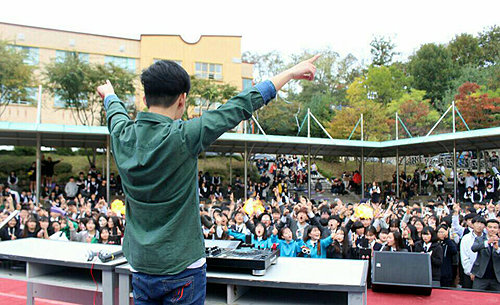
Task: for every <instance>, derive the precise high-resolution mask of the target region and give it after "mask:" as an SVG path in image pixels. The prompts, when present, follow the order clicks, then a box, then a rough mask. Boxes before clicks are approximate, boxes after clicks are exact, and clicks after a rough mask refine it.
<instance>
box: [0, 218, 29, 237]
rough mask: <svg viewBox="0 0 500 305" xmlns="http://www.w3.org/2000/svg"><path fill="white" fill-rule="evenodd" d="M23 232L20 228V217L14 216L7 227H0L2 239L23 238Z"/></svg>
mask: <svg viewBox="0 0 500 305" xmlns="http://www.w3.org/2000/svg"><path fill="white" fill-rule="evenodd" d="M22 234H23V232H22V230H21V229H20V228H19V225H18V219H17V218H16V217H13V218H12V219H11V220H9V222H8V223H7V225H6V226H5V227H3V228H2V229H0V239H1V240H15V239H18V238H21V236H22Z"/></svg>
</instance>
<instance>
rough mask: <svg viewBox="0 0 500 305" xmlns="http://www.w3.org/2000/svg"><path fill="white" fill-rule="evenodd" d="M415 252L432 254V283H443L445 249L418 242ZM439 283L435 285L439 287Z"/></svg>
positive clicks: (436, 245)
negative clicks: (442, 270) (442, 268)
mask: <svg viewBox="0 0 500 305" xmlns="http://www.w3.org/2000/svg"><path fill="white" fill-rule="evenodd" d="M415 252H421V253H430V254H431V267H432V281H433V282H436V281H437V282H439V283H440V281H441V266H442V265H443V247H442V246H441V245H440V244H439V243H437V242H433V243H424V242H423V241H418V242H417V243H415ZM437 284H438V283H433V286H434V285H437Z"/></svg>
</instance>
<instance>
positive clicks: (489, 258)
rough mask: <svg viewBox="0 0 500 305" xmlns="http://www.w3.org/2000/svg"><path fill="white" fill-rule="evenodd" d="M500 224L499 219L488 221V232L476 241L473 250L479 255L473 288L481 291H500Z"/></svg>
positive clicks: (473, 271)
mask: <svg viewBox="0 0 500 305" xmlns="http://www.w3.org/2000/svg"><path fill="white" fill-rule="evenodd" d="M498 227H499V222H498V220H497V219H489V220H487V221H486V232H487V234H482V235H481V236H477V237H476V238H475V239H474V243H473V244H472V247H471V250H472V252H475V253H477V258H476V260H475V262H474V265H473V266H472V270H471V273H472V274H473V275H474V284H473V285H472V288H474V289H479V290H492V291H500V248H499V246H498V240H499V235H498V234H499V231H498V229H499V228H498Z"/></svg>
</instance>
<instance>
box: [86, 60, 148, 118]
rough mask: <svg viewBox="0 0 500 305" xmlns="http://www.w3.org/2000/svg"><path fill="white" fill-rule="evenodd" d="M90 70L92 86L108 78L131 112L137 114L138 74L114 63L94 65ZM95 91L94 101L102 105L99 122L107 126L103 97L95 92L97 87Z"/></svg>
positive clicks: (92, 96) (133, 114)
mask: <svg viewBox="0 0 500 305" xmlns="http://www.w3.org/2000/svg"><path fill="white" fill-rule="evenodd" d="M90 72H91V73H90V81H91V86H94V85H99V84H104V83H105V82H106V80H107V79H108V80H109V81H110V82H111V84H113V89H114V90H115V93H116V95H117V96H119V97H120V98H121V99H122V101H123V102H124V103H125V105H126V106H127V109H128V112H129V114H131V115H132V116H133V117H135V115H136V114H137V106H136V104H135V99H134V95H135V92H136V89H135V88H136V87H138V86H139V84H138V79H137V75H136V74H135V73H132V72H130V71H128V70H126V69H123V68H121V67H118V66H116V65H113V64H105V65H94V66H92V69H91V71H90ZM93 93H94V94H92V95H90V97H91V98H92V99H93V101H92V102H93V103H95V104H98V105H101V107H100V116H99V119H100V120H99V123H100V125H101V126H105V125H106V112H105V109H104V107H102V106H104V105H103V104H102V99H101V97H100V96H98V95H97V94H95V89H94V91H93Z"/></svg>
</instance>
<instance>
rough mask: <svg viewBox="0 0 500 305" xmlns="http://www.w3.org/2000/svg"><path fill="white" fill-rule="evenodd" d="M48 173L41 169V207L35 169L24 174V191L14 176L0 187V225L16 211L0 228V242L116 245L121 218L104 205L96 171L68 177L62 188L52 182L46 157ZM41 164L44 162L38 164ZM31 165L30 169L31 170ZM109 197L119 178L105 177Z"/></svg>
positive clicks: (103, 183)
mask: <svg viewBox="0 0 500 305" xmlns="http://www.w3.org/2000/svg"><path fill="white" fill-rule="evenodd" d="M47 161H48V162H49V163H48V164H49V167H50V168H49V169H47V168H46V167H45V168H44V170H42V176H41V178H42V182H43V184H42V186H41V192H40V200H39V201H40V204H39V205H36V204H35V203H36V202H37V198H36V196H35V186H34V185H33V184H32V181H33V180H34V179H32V177H33V176H35V174H34V170H33V169H30V170H28V177H29V180H30V184H29V186H28V185H27V186H26V188H22V187H21V186H19V179H18V178H17V176H16V173H15V172H11V173H10V175H9V177H8V178H7V183H5V184H4V185H0V211H1V214H0V221H3V220H4V219H5V218H7V217H8V215H9V214H10V213H13V212H14V211H16V210H17V211H18V212H19V214H18V215H17V216H16V217H14V218H12V219H11V220H10V221H9V222H8V224H7V225H6V226H5V227H3V228H1V229H0V239H1V240H2V241H4V240H14V239H19V238H26V237H37V238H45V239H52V240H64V241H80V242H89V243H103V244H118V245H119V244H121V241H122V237H123V233H124V226H125V218H124V215H122V214H121V213H120V212H117V211H114V210H112V209H111V206H110V204H109V202H107V201H106V197H107V193H106V179H105V177H103V175H102V173H100V172H99V171H98V170H97V169H96V168H95V166H91V167H90V169H89V171H88V172H87V173H84V172H80V173H79V175H78V177H76V178H75V177H70V178H69V180H68V181H67V182H65V183H63V184H57V183H56V182H55V181H54V180H53V179H52V177H53V175H54V165H55V164H57V163H58V162H59V161H60V160H58V161H52V159H51V158H50V157H48V158H47ZM42 164H44V162H43V163H42ZM34 166H35V164H33V165H32V167H34ZM109 181H110V192H111V194H113V195H118V194H121V186H120V179H119V176H118V177H116V178H115V176H114V174H113V173H111V174H110V179H109Z"/></svg>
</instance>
